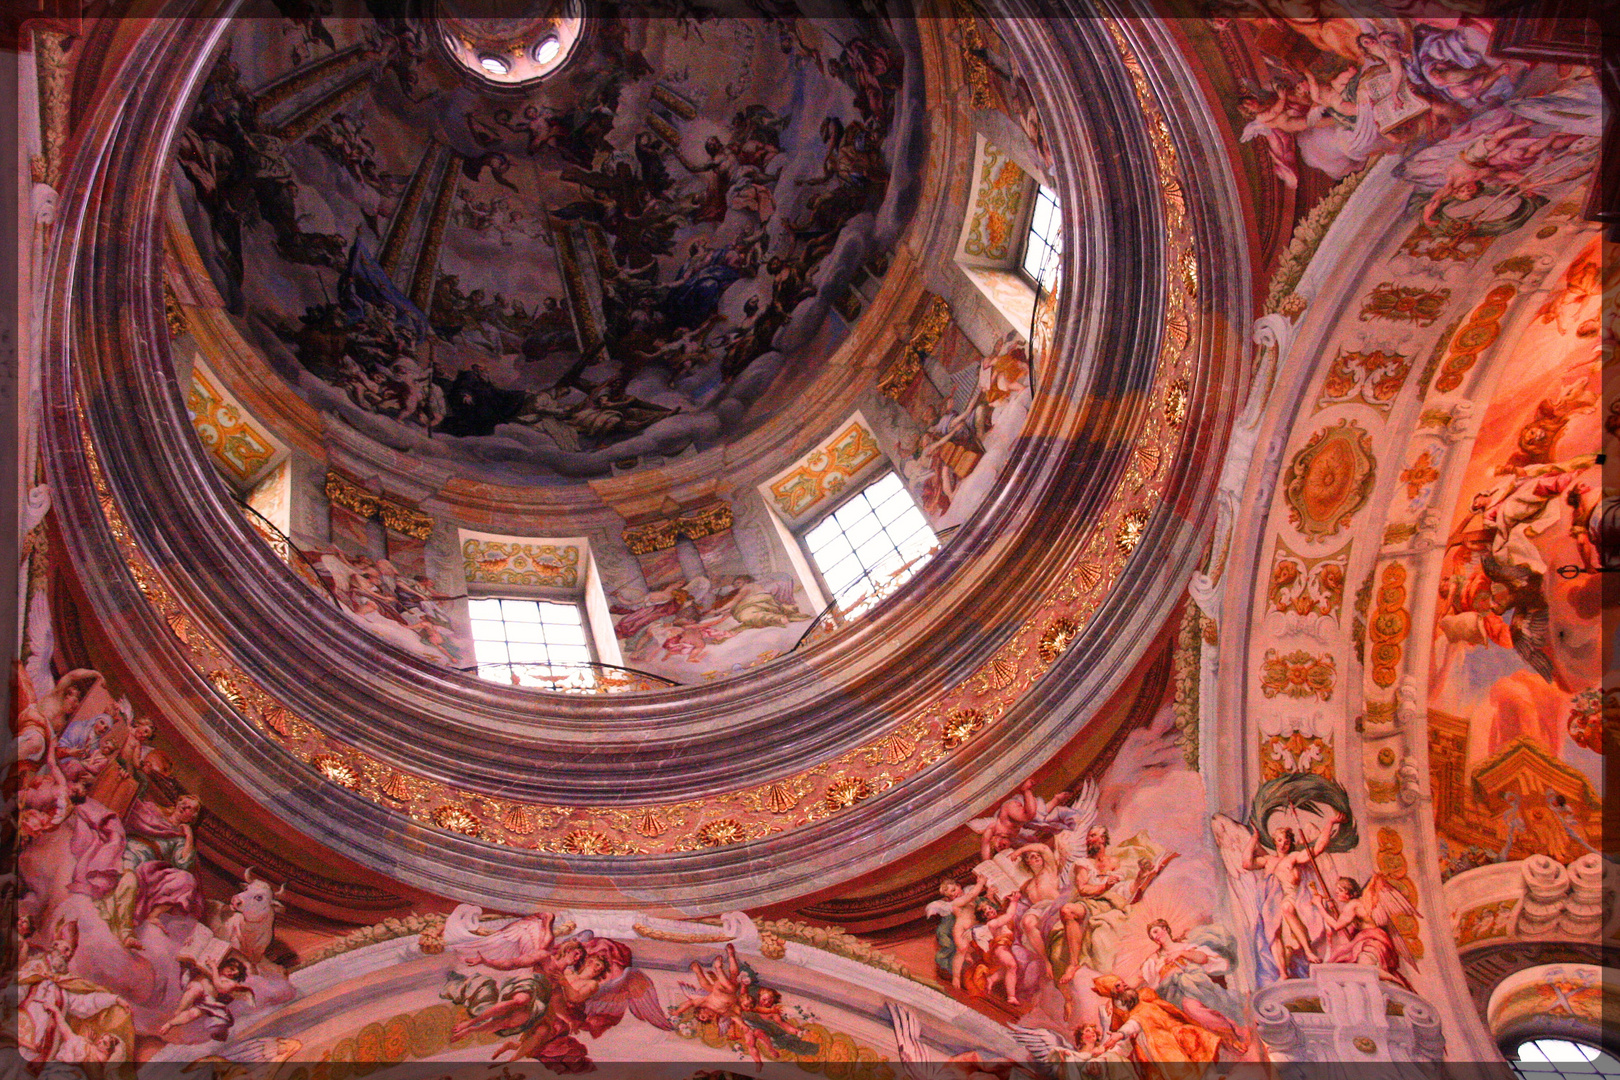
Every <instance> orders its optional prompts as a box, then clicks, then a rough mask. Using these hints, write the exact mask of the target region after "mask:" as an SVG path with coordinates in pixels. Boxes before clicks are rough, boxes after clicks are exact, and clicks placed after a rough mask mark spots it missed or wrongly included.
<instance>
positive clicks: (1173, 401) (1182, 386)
mask: <svg viewBox="0 0 1620 1080" xmlns="http://www.w3.org/2000/svg"><path fill="white" fill-rule="evenodd" d="M1189 393H1190V387H1189V386H1188V383H1187V380H1186V379H1177V380H1176V381H1175V382H1173V383H1171V384H1170V389H1168V390H1166V391H1165V392H1164V422H1165V423H1167V424H1169V425H1170V426H1171V427H1177V428H1178V427H1180V426H1181V425H1182V424H1183V423H1185V422H1186V420H1187V401H1188V395H1189Z"/></svg>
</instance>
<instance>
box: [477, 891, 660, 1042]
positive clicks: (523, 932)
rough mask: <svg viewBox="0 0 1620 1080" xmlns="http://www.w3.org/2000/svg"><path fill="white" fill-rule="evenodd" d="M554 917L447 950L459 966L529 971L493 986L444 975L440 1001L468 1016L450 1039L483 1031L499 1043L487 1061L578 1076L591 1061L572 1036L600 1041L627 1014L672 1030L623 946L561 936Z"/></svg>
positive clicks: (538, 917) (542, 916)
mask: <svg viewBox="0 0 1620 1080" xmlns="http://www.w3.org/2000/svg"><path fill="white" fill-rule="evenodd" d="M556 918H557V917H556V915H555V914H552V913H551V912H536V913H535V914H533V915H527V916H524V917H522V918H519V919H515V920H513V921H512V922H510V923H508V924H506V925H505V926H504V927H501V928H500V929H498V930H494V931H487V932H486V931H481V930H479V931H474V934H475V935H476V938H475V940H472V941H463V942H459V943H456V944H453V945H452V946H451V947H452V948H454V949H455V950H456V953H457V954H458V955H459V956H460V958H461V959H462V960H463V961H464V962H465V963H468V964H474V965H477V966H480V967H486V968H494V969H495V970H496V971H522V970H524V969H527V970H528V972H529V974H527V975H525V976H518V977H514V978H509V979H505V980H503V981H501V982H499V983H497V982H496V980H495V979H494V978H492V977H490V976H488V975H472V976H464V975H452V976H451V979H452V980H454V981H455V982H456V983H457V985H455V986H454V987H453V988H452V989H451V990H448V991H446V994H445V996H446V997H447V998H449V999H450V1000H451V1001H454V1002H455V1003H456V1004H458V1005H461V1006H463V1007H464V1008H466V1009H467V1011H468V1012H469V1013H470V1014H471V1015H470V1016H468V1018H467V1019H465V1020H463V1021H461V1022H460V1023H459V1024H457V1025H456V1026H455V1029H454V1030H453V1032H452V1037H453V1038H454V1039H463V1038H466V1037H467V1036H469V1035H472V1034H473V1033H475V1032H479V1031H491V1032H494V1033H495V1034H496V1035H499V1036H504V1037H505V1038H506V1041H505V1042H504V1043H502V1044H501V1045H500V1046H498V1047H497V1048H496V1050H495V1053H494V1054H493V1057H495V1058H500V1057H501V1056H502V1055H504V1054H511V1055H512V1058H513V1060H516V1059H518V1058H533V1059H534V1060H536V1061H538V1062H540V1063H542V1064H543V1065H545V1066H546V1067H547V1068H549V1069H551V1070H552V1071H553V1072H581V1071H585V1070H588V1069H590V1068H591V1067H592V1064H591V1060H590V1055H589V1054H588V1053H587V1051H586V1049H585V1044H584V1043H582V1042H580V1041H579V1039H578V1038H576V1036H578V1035H579V1034H580V1033H581V1032H584V1033H587V1034H589V1035H590V1036H591V1037H592V1038H593V1039H594V1038H600V1037H601V1035H602V1033H603V1032H605V1031H607V1030H608V1029H609V1028H611V1027H614V1026H615V1025H617V1024H618V1023H619V1022H620V1021H621V1020H623V1019H624V1014H625V1012H626V1011H627V1010H628V1011H629V1012H631V1013H633V1014H634V1015H635V1017H636V1018H637V1019H638V1020H641V1021H643V1022H645V1023H648V1024H651V1025H652V1026H653V1027H656V1028H658V1029H660V1030H662V1031H672V1030H674V1024H673V1023H671V1022H670V1020H669V1018H668V1017H667V1016H666V1015H665V1013H664V1009H663V1006H662V1005H660V1004H659V1001H658V995H657V992H656V991H655V990H654V988H653V984H652V980H651V979H649V978H648V977H647V976H646V974H645V973H644V972H642V971H640V970H638V969H636V968H634V967H632V966H631V961H632V956H631V952H630V947H629V946H628V945H626V944H624V943H623V942H620V941H613V940H610V939H608V938H601V937H597V936H596V935H594V934H592V933H591V932H590V931H589V930H581V931H579V932H578V933H569V931H571V930H572V929H573V928H572V926H569V925H567V924H565V925H564V926H563V927H561V928H559V927H558V926H557V924H556ZM562 935H566V936H562Z"/></svg>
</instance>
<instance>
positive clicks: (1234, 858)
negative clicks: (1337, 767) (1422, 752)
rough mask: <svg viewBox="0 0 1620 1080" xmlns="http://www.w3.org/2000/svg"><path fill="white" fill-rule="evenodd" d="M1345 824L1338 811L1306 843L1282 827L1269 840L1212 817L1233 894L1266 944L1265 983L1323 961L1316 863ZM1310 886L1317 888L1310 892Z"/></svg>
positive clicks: (1220, 816)
mask: <svg viewBox="0 0 1620 1080" xmlns="http://www.w3.org/2000/svg"><path fill="white" fill-rule="evenodd" d="M1345 820H1346V819H1345V816H1344V815H1343V814H1342V813H1339V812H1337V811H1335V813H1334V816H1333V818H1332V819H1331V820H1330V821H1329V823H1328V824H1327V825H1326V826H1324V827H1323V828H1322V829H1321V831H1320V832H1319V833H1318V834H1317V836H1316V837H1315V838H1314V839H1313V840H1309V841H1307V840H1305V839H1304V838H1303V836H1302V834H1301V833H1300V831H1299V830H1298V829H1297V828H1293V827H1285V828H1281V829H1278V830H1277V832H1276V834H1275V835H1274V836H1272V837H1269V838H1267V837H1262V836H1261V835H1260V832H1259V830H1257V829H1251V828H1249V827H1247V826H1244V825H1242V824H1239V823H1238V822H1236V821H1233V820H1232V819H1231V818H1229V817H1227V816H1226V815H1225V814H1216V815H1214V816H1213V817H1212V818H1211V819H1210V827H1211V829H1212V830H1213V831H1214V833H1215V841H1216V844H1217V846H1219V848H1220V849H1221V860H1222V862H1223V863H1224V864H1225V866H1226V872H1227V874H1228V875H1230V877H1231V879H1232V883H1233V891H1234V892H1235V894H1236V895H1237V899H1238V902H1239V904H1240V905H1241V906H1242V907H1243V908H1244V909H1245V911H1246V913H1247V914H1248V915H1249V917H1250V919H1251V920H1252V921H1253V923H1254V924H1255V926H1256V927H1257V928H1258V930H1259V932H1260V935H1261V938H1262V940H1264V942H1265V946H1266V947H1265V948H1264V949H1263V950H1262V952H1261V954H1260V957H1259V961H1260V977H1261V980H1262V982H1261V985H1266V984H1267V983H1270V982H1275V981H1276V980H1278V979H1283V978H1289V977H1291V975H1293V974H1303V970H1302V969H1299V968H1298V964H1299V962H1300V961H1303V962H1304V963H1307V964H1320V963H1322V962H1323V960H1322V955H1321V948H1320V946H1321V943H1322V940H1323V938H1324V937H1325V935H1326V933H1327V930H1326V926H1325V924H1324V917H1325V912H1324V911H1323V908H1322V905H1321V903H1320V902H1319V901H1318V900H1317V894H1318V892H1319V890H1317V889H1316V888H1315V887H1314V886H1315V885H1316V880H1317V879H1318V878H1319V877H1320V871H1319V868H1318V862H1317V860H1318V858H1319V857H1320V856H1321V855H1322V854H1323V853H1324V852H1326V851H1327V850H1328V848H1329V845H1330V844H1332V843H1333V842H1334V839H1335V838H1336V837H1337V836H1338V834H1339V830H1340V827H1341V826H1342V825H1343V824H1344V822H1345ZM1267 839H1269V840H1270V843H1269V844H1268V843H1266V840H1267ZM1307 885H1309V886H1312V887H1311V888H1309V889H1307Z"/></svg>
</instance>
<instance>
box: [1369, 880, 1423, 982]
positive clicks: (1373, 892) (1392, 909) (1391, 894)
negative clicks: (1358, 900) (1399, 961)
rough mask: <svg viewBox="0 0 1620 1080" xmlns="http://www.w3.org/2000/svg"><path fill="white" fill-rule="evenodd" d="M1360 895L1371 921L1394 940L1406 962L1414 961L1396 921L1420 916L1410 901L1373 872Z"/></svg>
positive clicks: (1410, 949) (1387, 881)
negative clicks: (1363, 898) (1364, 900)
mask: <svg viewBox="0 0 1620 1080" xmlns="http://www.w3.org/2000/svg"><path fill="white" fill-rule="evenodd" d="M1362 895H1363V896H1364V897H1365V898H1366V903H1367V912H1368V914H1370V915H1371V916H1372V920H1373V922H1374V923H1376V924H1377V925H1378V926H1381V927H1383V929H1384V930H1385V931H1386V932H1388V934H1389V936H1390V938H1392V939H1393V940H1394V942H1395V949H1396V951H1398V952H1399V953H1400V954H1401V957H1402V958H1403V959H1404V960H1405V961H1406V962H1407V963H1409V964H1411V963H1415V962H1416V959H1417V958H1416V957H1414V956H1413V955H1412V947H1411V946H1410V945H1409V944H1407V941H1406V938H1405V936H1403V935H1402V934H1401V931H1400V929H1399V927H1398V925H1397V923H1396V920H1397V919H1399V918H1401V917H1402V916H1407V917H1410V918H1412V919H1414V920H1415V919H1418V918H1420V917H1421V916H1420V915H1419V914H1418V909H1417V908H1416V907H1414V906H1413V905H1412V901H1410V900H1408V899H1407V898H1406V895H1405V894H1404V893H1402V892H1401V890H1399V889H1397V888H1396V887H1395V886H1394V885H1391V884H1390V883H1389V879H1388V878H1386V877H1384V875H1383V874H1374V875H1373V876H1372V877H1371V878H1369V879H1367V887H1366V888H1365V889H1364V890H1362Z"/></svg>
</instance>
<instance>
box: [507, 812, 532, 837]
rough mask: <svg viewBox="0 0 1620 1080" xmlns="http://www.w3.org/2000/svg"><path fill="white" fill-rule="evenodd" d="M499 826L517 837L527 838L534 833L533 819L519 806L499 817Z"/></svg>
mask: <svg viewBox="0 0 1620 1080" xmlns="http://www.w3.org/2000/svg"><path fill="white" fill-rule="evenodd" d="M501 824H502V825H503V826H505V827H506V831H507V832H514V833H517V834H518V835H519V836H528V835H529V834H530V833H532V832H534V818H533V817H531V816H530V815H529V812H528V811H527V810H525V809H523V807H521V806H514V807H512V808H511V809H509V810H507V811H506V813H504V814H502V815H501Z"/></svg>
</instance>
